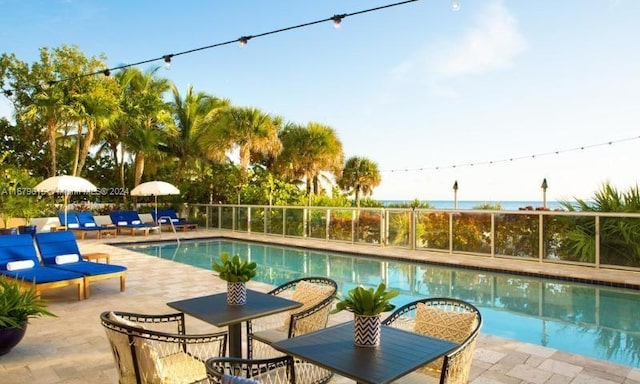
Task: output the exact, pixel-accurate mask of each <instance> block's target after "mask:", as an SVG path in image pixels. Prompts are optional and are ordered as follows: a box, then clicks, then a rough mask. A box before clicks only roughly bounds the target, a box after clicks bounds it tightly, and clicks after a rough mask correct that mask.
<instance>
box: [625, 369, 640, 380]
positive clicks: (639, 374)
mask: <svg viewBox="0 0 640 384" xmlns="http://www.w3.org/2000/svg"><path fill="white" fill-rule="evenodd" d="M627 378H629V379H631V380H636V381H640V369H638V368H633V369H632V370H630V371H629V373H628V374H627Z"/></svg>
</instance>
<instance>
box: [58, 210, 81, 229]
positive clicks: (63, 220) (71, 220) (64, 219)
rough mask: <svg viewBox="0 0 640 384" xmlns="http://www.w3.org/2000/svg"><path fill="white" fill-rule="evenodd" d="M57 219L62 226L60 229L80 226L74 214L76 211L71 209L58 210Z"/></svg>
mask: <svg viewBox="0 0 640 384" xmlns="http://www.w3.org/2000/svg"><path fill="white" fill-rule="evenodd" d="M58 221H60V225H61V226H62V227H63V228H61V229H74V228H80V222H79V221H78V216H76V213H75V212H73V211H71V212H58Z"/></svg>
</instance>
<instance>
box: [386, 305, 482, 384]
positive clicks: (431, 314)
mask: <svg viewBox="0 0 640 384" xmlns="http://www.w3.org/2000/svg"><path fill="white" fill-rule="evenodd" d="M382 324H384V325H388V326H391V327H396V328H400V329H404V330H406V331H409V332H415V333H420V334H422V335H426V336H431V337H437V338H439V339H444V340H449V341H453V342H455V343H458V344H459V346H458V347H456V348H455V349H453V350H452V351H451V352H449V353H447V354H446V355H445V356H444V357H443V358H440V359H437V360H435V361H432V362H431V363H429V364H427V365H425V366H423V367H420V368H418V369H417V370H416V371H414V372H412V373H410V374H408V375H406V376H403V377H401V378H400V379H398V380H397V381H394V383H431V382H440V383H441V384H446V383H466V382H468V381H469V373H470V371H471V361H472V359H473V351H474V350H475V346H476V340H477V338H478V334H479V333H480V327H481V326H482V316H481V315H480V311H478V309H477V308H476V307H474V306H473V305H471V304H469V303H467V302H465V301H462V300H457V299H452V298H429V299H420V300H416V301H414V302H411V303H409V304H406V305H403V306H402V307H400V308H397V309H396V310H395V311H394V312H393V313H391V314H390V315H389V317H387V318H386V319H384V320H383V321H382Z"/></svg>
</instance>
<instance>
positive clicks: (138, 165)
mask: <svg viewBox="0 0 640 384" xmlns="http://www.w3.org/2000/svg"><path fill="white" fill-rule="evenodd" d="M134 163H135V168H134V175H133V186H134V187H137V186H138V185H139V184H140V182H141V181H142V174H143V173H144V152H142V151H140V152H138V153H136V159H135V161H134Z"/></svg>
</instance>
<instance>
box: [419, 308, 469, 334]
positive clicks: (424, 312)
mask: <svg viewBox="0 0 640 384" xmlns="http://www.w3.org/2000/svg"><path fill="white" fill-rule="evenodd" d="M475 319H476V315H475V313H471V312H455V311H447V310H443V309H439V308H435V307H432V306H428V305H425V304H424V303H418V305H417V307H416V320H415V326H414V329H413V330H414V332H416V333H420V334H422V335H427V336H432V337H437V338H439V339H445V340H449V341H453V342H455V343H462V342H463V341H464V340H465V339H466V338H467V337H469V335H470V334H471V331H472V327H473V324H474V321H475Z"/></svg>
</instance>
